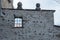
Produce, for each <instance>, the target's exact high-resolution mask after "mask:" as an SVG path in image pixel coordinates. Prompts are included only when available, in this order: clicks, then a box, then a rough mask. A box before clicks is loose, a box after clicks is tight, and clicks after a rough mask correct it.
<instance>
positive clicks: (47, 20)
mask: <svg viewBox="0 0 60 40" xmlns="http://www.w3.org/2000/svg"><path fill="white" fill-rule="evenodd" d="M54 12H55V10H42V9H41V10H35V9H22V10H20V9H4V8H2V14H3V15H4V16H3V18H1V17H0V40H60V36H59V35H60V34H59V33H60V28H56V27H54V15H53V13H54ZM15 17H22V19H23V27H22V28H20V27H14V24H15Z"/></svg>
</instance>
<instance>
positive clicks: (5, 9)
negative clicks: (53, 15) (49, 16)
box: [2, 8, 56, 12]
mask: <svg viewBox="0 0 60 40" xmlns="http://www.w3.org/2000/svg"><path fill="white" fill-rule="evenodd" d="M2 10H25V11H53V12H55V11H56V10H46V9H41V10H35V9H12V8H2Z"/></svg>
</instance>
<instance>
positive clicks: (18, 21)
mask: <svg viewBox="0 0 60 40" xmlns="http://www.w3.org/2000/svg"><path fill="white" fill-rule="evenodd" d="M15 27H22V18H15Z"/></svg>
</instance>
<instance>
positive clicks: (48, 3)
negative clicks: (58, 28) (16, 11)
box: [13, 0, 60, 25]
mask: <svg viewBox="0 0 60 40" xmlns="http://www.w3.org/2000/svg"><path fill="white" fill-rule="evenodd" d="M19 1H20V2H22V4H23V8H24V9H35V4H36V3H40V5H41V9H47V10H48V9H49V10H51V9H53V10H56V12H55V13H54V24H55V25H60V12H59V11H60V3H59V2H60V1H57V0H14V2H13V3H14V4H13V5H14V8H17V3H18V2H19Z"/></svg>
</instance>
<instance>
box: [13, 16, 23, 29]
mask: <svg viewBox="0 0 60 40" xmlns="http://www.w3.org/2000/svg"><path fill="white" fill-rule="evenodd" d="M15 18H20V19H22V27H15ZM14 28H24V27H23V17H14Z"/></svg>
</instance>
